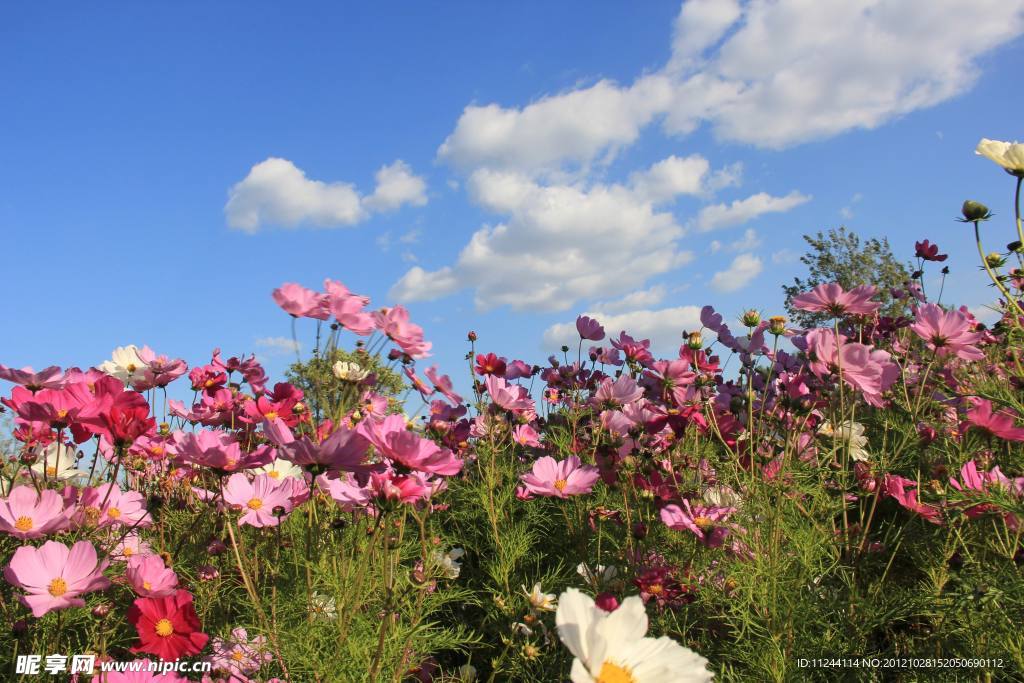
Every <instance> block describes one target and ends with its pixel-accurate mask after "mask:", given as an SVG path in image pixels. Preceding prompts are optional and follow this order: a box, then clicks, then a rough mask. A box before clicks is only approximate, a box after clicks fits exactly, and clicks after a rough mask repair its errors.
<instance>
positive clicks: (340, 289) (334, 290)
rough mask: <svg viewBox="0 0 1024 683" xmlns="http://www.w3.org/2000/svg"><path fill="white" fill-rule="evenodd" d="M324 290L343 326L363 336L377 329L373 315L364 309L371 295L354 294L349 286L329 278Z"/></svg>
mask: <svg viewBox="0 0 1024 683" xmlns="http://www.w3.org/2000/svg"><path fill="white" fill-rule="evenodd" d="M324 290H325V291H326V292H327V306H328V308H329V309H330V311H331V314H333V315H334V318H335V319H336V320H337V321H338V323H339V324H340V325H341V326H342V327H344V328H345V329H347V330H349V331H350V332H352V333H354V334H357V335H359V336H361V337H365V336H367V335H370V334H372V333H373V331H374V330H376V329H377V322H376V320H375V319H374V317H373V315H372V314H370V313H367V312H366V311H364V310H363V309H364V308H365V307H366V306H367V304H369V303H370V299H369V297H365V296H361V295H359V294H353V293H352V292H351V291H349V288H348V287H346V286H345V285H343V284H342V283H340V282H338V281H337V280H331V279H329V278H328V279H326V280H324Z"/></svg>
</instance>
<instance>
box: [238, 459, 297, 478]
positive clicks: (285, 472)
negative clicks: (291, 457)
mask: <svg viewBox="0 0 1024 683" xmlns="http://www.w3.org/2000/svg"><path fill="white" fill-rule="evenodd" d="M246 472H248V473H249V474H253V475H260V474H265V475H267V476H268V477H270V478H271V479H277V480H279V481H280V480H281V479H284V478H285V477H294V478H296V479H302V478H303V477H302V468H301V467H299V466H298V465H296V464H295V463H293V462H288V461H287V460H283V459H281V458H277V459H275V460H273V461H271V462H268V463H267V464H266V465H263V466H262V467H256V468H253V469H251V470H246Z"/></svg>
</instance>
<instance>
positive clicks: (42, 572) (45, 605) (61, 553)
mask: <svg viewBox="0 0 1024 683" xmlns="http://www.w3.org/2000/svg"><path fill="white" fill-rule="evenodd" d="M106 568H107V561H106V560H103V561H99V560H98V559H97V557H96V548H94V547H93V545H92V543H90V542H89V541H78V542H77V543H75V544H74V545H73V546H71V547H70V548H68V547H67V546H66V545H64V544H63V543H57V542H56V541H47V542H46V543H44V544H43V545H42V546H40V547H39V548H33V547H32V546H27V545H25V546H21V547H20V548H18V549H17V550H15V551H14V556H13V557H12V558H11V563H10V564H9V565H8V566H7V568H6V569H4V578H6V579H7V581H8V583H11V584H12V585H14V586H17V587H18V588H22V589H24V590H25V592H26V593H27V595H23V596H21V597H20V598H19V600H21V602H22V604H23V605H25V606H26V607H28V608H29V609H31V610H32V614H33V615H34V616H36V617H41V616H43V615H44V614H46V613H47V612H49V611H51V610H55V609H65V608H67V607H83V606H84V605H85V600H83V599H82V598H81V597H79V596H80V595H82V594H83V593H88V592H90V591H95V590H103V589H105V588H107V587H108V586H110V581H109V580H108V579H107V578H106V577H105V576H103V570H104V569H106Z"/></svg>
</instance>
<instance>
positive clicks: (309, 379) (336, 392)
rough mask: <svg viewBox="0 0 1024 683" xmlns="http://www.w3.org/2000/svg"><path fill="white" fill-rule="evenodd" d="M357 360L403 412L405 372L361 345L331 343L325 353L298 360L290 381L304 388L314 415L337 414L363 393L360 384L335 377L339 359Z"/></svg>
mask: <svg viewBox="0 0 1024 683" xmlns="http://www.w3.org/2000/svg"><path fill="white" fill-rule="evenodd" d="M338 362H342V363H354V364H356V365H358V366H359V367H360V368H362V369H363V370H365V371H367V372H368V373H371V374H373V375H376V378H377V383H376V386H375V387H374V391H376V392H377V393H378V394H380V395H382V396H385V397H387V398H388V399H389V401H388V402H389V405H390V407H391V409H392V411H394V412H401V407H400V405H399V401H398V398H399V397H400V396H401V394H402V393H403V392H404V391H405V384H404V383H403V381H402V376H401V375H400V374H399V373H397V372H395V371H394V370H393V369H391V368H390V367H388V366H387V365H386V364H385V363H384V362H383V361H381V359H380V357H379V356H377V355H370V354H368V353H366V351H365V350H364V349H362V348H361V347H360V348H358V349H356V350H355V351H346V350H345V349H342V348H338V347H334V346H329V347H328V348H327V349H326V350H324V351H323V352H322V353H319V354H317V355H314V356H312V357H311V358H309V359H308V360H306V361H302V360H296V362H294V363H292V364H291V366H289V368H288V373H287V376H288V381H289V382H291V383H292V384H294V385H295V386H297V387H298V388H300V389H302V391H303V393H304V394H305V400H306V402H307V404H308V405H309V408H310V409H311V410H312V411H313V414H314V415H327V416H329V415H335V414H337V412H338V408H339V407H343V408H347V407H349V406H351V405H353V404H354V403H355V401H356V400H357V399H358V397H359V393H360V388H359V385H357V384H355V383H353V382H350V381H346V380H343V379H339V378H337V377H335V375H334V371H333V369H332V368H333V367H334V364H335V363H338Z"/></svg>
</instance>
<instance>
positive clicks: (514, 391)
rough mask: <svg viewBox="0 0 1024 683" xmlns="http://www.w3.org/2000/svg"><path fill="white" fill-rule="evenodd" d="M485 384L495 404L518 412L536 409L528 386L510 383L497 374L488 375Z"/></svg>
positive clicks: (526, 412) (525, 412)
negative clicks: (527, 388)
mask: <svg viewBox="0 0 1024 683" xmlns="http://www.w3.org/2000/svg"><path fill="white" fill-rule="evenodd" d="M484 386H485V387H486V388H487V393H488V395H489V396H490V397H491V400H492V401H494V403H495V405H497V406H499V407H501V408H504V409H505V410H511V411H512V412H514V413H517V414H528V413H532V412H534V411H535V410H536V406H535V405H534V403H533V399H531V398H530V394H529V392H528V391H527V390H526V387H521V386H519V385H518V384H510V383H509V382H507V381H505V380H504V379H502V378H501V377H498V376H497V375H487V376H486V377H485V378H484Z"/></svg>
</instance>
